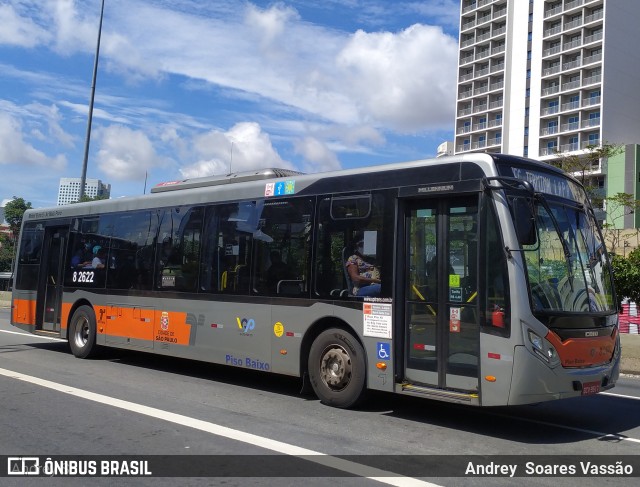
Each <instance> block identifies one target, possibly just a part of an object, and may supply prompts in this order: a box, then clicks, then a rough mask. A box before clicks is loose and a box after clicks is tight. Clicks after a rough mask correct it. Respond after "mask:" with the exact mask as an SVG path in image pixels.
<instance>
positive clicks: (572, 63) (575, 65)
mask: <svg viewBox="0 0 640 487" xmlns="http://www.w3.org/2000/svg"><path fill="white" fill-rule="evenodd" d="M581 65H582V63H581V62H580V59H576V60H574V61H569V62H568V63H564V64H563V65H562V69H563V71H568V70H569V69H575V68H579V67H580V66H581Z"/></svg>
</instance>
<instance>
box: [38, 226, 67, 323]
mask: <svg viewBox="0 0 640 487" xmlns="http://www.w3.org/2000/svg"><path fill="white" fill-rule="evenodd" d="M68 235H69V229H68V227H51V228H47V229H46V230H45V235H44V242H43V251H44V253H43V256H42V262H43V264H44V265H43V268H42V272H41V275H42V276H44V279H40V284H39V285H38V298H37V300H38V302H37V304H36V323H37V324H38V325H37V329H39V330H42V331H50V332H59V331H60V308H61V305H62V284H63V283H62V281H63V278H64V266H63V262H64V250H65V248H66V246H67V245H66V244H67V237H68Z"/></svg>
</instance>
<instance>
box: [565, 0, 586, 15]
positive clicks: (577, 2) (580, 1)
mask: <svg viewBox="0 0 640 487" xmlns="http://www.w3.org/2000/svg"><path fill="white" fill-rule="evenodd" d="M583 3H584V0H573V2H568V3H566V4H565V6H564V11H565V12H566V11H567V10H571V9H573V8H576V7H580V6H581V5H582V4H583Z"/></svg>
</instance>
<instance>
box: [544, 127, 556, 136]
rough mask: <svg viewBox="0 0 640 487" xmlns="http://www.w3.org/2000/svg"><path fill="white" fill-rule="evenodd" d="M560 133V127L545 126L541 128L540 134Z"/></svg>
mask: <svg viewBox="0 0 640 487" xmlns="http://www.w3.org/2000/svg"><path fill="white" fill-rule="evenodd" d="M557 133H558V127H557V126H555V127H545V128H543V129H540V135H543V136H544V135H553V134H557Z"/></svg>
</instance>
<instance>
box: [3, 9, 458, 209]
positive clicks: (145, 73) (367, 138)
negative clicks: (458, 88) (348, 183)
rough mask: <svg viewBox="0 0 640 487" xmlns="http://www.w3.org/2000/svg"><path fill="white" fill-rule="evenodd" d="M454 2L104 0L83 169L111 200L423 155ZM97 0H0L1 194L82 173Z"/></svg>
mask: <svg viewBox="0 0 640 487" xmlns="http://www.w3.org/2000/svg"><path fill="white" fill-rule="evenodd" d="M459 9H460V3H459V1H458V0H424V1H410V0H406V1H404V0H393V1H391V0H323V1H318V0H294V1H282V2H265V1H253V2H243V1H234V0H231V1H230V0H199V1H196V0H105V13H104V23H103V29H102V42H101V47H100V62H99V67H98V79H97V87H96V98H95V107H94V115H93V128H92V133H91V146H90V152H89V162H88V171H87V177H89V178H99V179H102V180H103V181H104V182H108V183H110V184H111V185H112V192H111V195H112V197H120V196H130V195H137V194H142V192H143V190H144V184H145V175H147V191H148V190H149V188H150V187H151V186H153V185H155V184H157V183H159V182H162V181H170V180H176V179H183V178H188V177H197V176H205V175H211V174H226V173H228V172H229V169H230V168H231V171H233V172H237V171H244V170H249V169H254V168H259V167H289V168H294V169H297V170H301V171H305V172H319V171H325V170H334V169H340V168H350V167H356V166H369V165H378V164H383V163H386V162H397V161H403V160H415V159H420V158H425V157H431V156H433V155H435V152H436V147H437V146H438V144H439V143H441V142H442V141H444V140H449V139H452V138H453V126H454V108H455V85H456V65H457V36H458V22H459ZM99 10H100V0H0V26H2V27H0V200H1V199H4V198H10V197H11V196H14V195H15V196H18V197H22V198H24V199H25V200H27V201H31V203H32V204H33V206H34V207H42V206H52V205H55V203H56V199H57V192H58V185H59V179H60V178H61V177H80V175H81V171H82V159H83V154H84V143H85V133H86V129H87V113H88V105H89V96H90V87H91V76H92V70H93V62H94V54H95V48H96V41H97V31H98V21H99Z"/></svg>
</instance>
